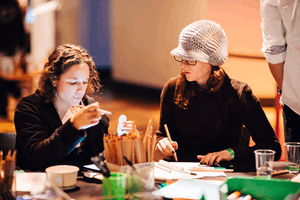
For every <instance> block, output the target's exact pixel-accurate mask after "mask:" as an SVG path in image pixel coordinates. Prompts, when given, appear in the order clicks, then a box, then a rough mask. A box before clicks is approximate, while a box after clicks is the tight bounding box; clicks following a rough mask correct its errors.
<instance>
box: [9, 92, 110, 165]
mask: <svg viewBox="0 0 300 200" xmlns="http://www.w3.org/2000/svg"><path fill="white" fill-rule="evenodd" d="M83 102H84V104H85V105H87V104H90V103H93V102H94V99H93V98H91V97H87V98H86V99H83ZM14 122H15V127H16V132H17V138H16V150H17V163H16V166H18V167H20V168H21V169H24V170H31V171H44V170H45V168H47V167H48V166H52V165H57V164H70V165H78V164H80V163H82V164H85V163H89V162H90V158H91V157H92V156H95V155H97V154H98V153H99V152H101V151H103V150H104V148H103V134H105V133H107V132H108V127H109V119H108V117H107V116H105V115H102V119H101V120H100V122H99V124H97V125H96V126H94V127H91V128H88V129H86V130H80V131H78V130H77V129H76V128H75V127H73V126H72V123H71V122H70V119H69V120H68V121H67V122H66V123H65V124H62V122H61V120H60V118H59V115H58V113H57V111H56V109H55V107H54V105H53V103H52V102H50V103H45V102H44V101H42V99H41V98H40V97H39V95H38V90H37V91H36V92H35V93H34V94H32V95H30V96H28V97H24V98H22V99H21V101H20V102H19V103H18V105H17V107H16V111H15V119H14ZM80 142H82V143H81V146H80V147H79V148H76V145H77V144H78V143H80Z"/></svg>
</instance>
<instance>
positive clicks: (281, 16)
mask: <svg viewBox="0 0 300 200" xmlns="http://www.w3.org/2000/svg"><path fill="white" fill-rule="evenodd" d="M260 6H261V17H262V22H261V28H262V33H263V48H262V52H263V53H264V55H265V58H266V60H267V61H268V64H269V68H270V71H271V73H272V75H273V77H274V79H275V81H276V83H277V85H278V91H279V93H280V94H281V91H282V96H281V103H282V104H283V119H284V120H283V121H284V135H285V141H286V142H300V127H299V121H300V2H299V0H294V1H285V0H261V1H260Z"/></svg>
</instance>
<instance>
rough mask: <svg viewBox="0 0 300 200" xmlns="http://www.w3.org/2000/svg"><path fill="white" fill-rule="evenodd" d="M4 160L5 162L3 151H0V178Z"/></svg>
mask: <svg viewBox="0 0 300 200" xmlns="http://www.w3.org/2000/svg"><path fill="white" fill-rule="evenodd" d="M2 160H3V151H0V177H1V174H2V173H1V172H2Z"/></svg>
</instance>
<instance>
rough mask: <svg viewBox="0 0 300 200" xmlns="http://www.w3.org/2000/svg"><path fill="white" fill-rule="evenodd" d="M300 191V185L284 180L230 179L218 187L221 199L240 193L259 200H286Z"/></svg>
mask: <svg viewBox="0 0 300 200" xmlns="http://www.w3.org/2000/svg"><path fill="white" fill-rule="evenodd" d="M299 190H300V183H297V182H292V181H290V180H285V179H275V178H274V179H269V180H266V179H259V178H257V177H232V178H228V179H227V181H226V182H225V183H224V184H222V185H221V186H220V192H221V199H222V200H223V199H224V200H225V199H226V198H227V195H228V194H230V193H232V192H235V191H240V192H241V193H242V195H247V194H249V195H251V197H252V198H255V199H259V200H269V199H272V200H288V199H291V197H292V195H294V194H296V193H297V192H299Z"/></svg>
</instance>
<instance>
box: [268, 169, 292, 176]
mask: <svg viewBox="0 0 300 200" xmlns="http://www.w3.org/2000/svg"><path fill="white" fill-rule="evenodd" d="M289 172H290V171H289V170H281V171H277V172H273V173H272V176H276V175H280V174H287V173H289Z"/></svg>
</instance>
